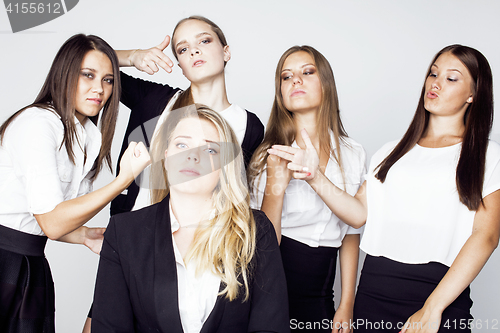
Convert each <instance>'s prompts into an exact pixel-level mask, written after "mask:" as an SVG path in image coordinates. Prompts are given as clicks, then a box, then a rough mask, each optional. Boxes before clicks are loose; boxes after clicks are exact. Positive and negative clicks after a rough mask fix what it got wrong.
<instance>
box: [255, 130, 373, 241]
mask: <svg viewBox="0 0 500 333" xmlns="http://www.w3.org/2000/svg"><path fill="white" fill-rule="evenodd" d="M346 141H347V144H348V146H346V145H345V144H343V143H342V142H341V143H340V147H341V154H342V164H343V165H344V174H345V182H344V180H343V179H342V173H341V171H340V167H339V166H338V164H337V163H336V162H335V159H334V158H333V156H330V159H329V160H328V164H327V166H326V169H325V175H326V177H327V178H328V179H329V180H330V181H331V182H332V183H333V184H335V185H336V186H337V187H339V188H341V189H344V188H345V190H346V192H347V193H349V194H350V195H352V196H354V195H355V194H356V192H357V191H358V188H359V187H360V186H361V184H363V181H364V177H365V174H366V153H365V150H364V149H363V147H362V146H361V145H360V144H359V143H357V142H356V141H354V140H352V139H350V138H347V140H346ZM331 145H332V147H335V141H334V140H333V137H332V140H331ZM292 147H297V148H298V145H297V143H296V142H293V144H292ZM335 149H337V148H335ZM266 177H267V174H266V171H265V170H264V171H263V172H262V174H261V176H260V179H259V178H257V179H256V181H255V183H254V189H255V190H254V193H252V196H251V206H252V208H255V209H260V207H261V206H262V200H263V198H264V191H265V186H266V179H267V178H266ZM257 184H258V187H257ZM332 195H335V194H334V193H332ZM361 231H362V228H360V229H354V228H351V227H350V226H348V225H347V224H345V223H344V222H342V221H341V220H340V219H339V218H338V217H337V216H336V215H335V214H334V213H333V212H332V211H331V210H330V208H328V206H327V205H326V204H325V203H324V202H323V200H322V199H321V198H320V196H319V195H318V194H317V193H316V192H315V191H314V190H313V189H312V187H311V186H310V185H309V184H308V183H307V182H305V181H304V180H299V179H292V180H291V181H290V183H289V184H288V187H287V188H286V191H285V198H284V200H283V210H282V214H281V233H282V235H284V236H286V237H289V238H292V239H294V240H296V241H299V242H301V243H303V244H306V245H308V246H310V247H318V246H329V247H340V246H341V245H342V240H343V239H344V236H345V235H346V234H359V233H361Z"/></svg>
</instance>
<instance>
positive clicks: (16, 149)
mask: <svg viewBox="0 0 500 333" xmlns="http://www.w3.org/2000/svg"><path fill="white" fill-rule="evenodd" d="M26 111H28V110H26ZM26 111H25V112H26ZM40 112H42V111H40ZM46 112H49V111H46ZM54 117H55V119H54V120H52V119H49V118H48V117H47V116H38V115H36V114H34V113H33V112H30V114H24V112H23V113H21V114H20V115H19V116H18V119H15V120H14V121H13V122H12V123H11V124H10V125H9V127H8V128H7V131H6V133H5V138H4V140H5V141H4V143H5V148H6V149H7V151H8V152H9V155H10V156H11V158H12V163H13V166H14V168H15V170H16V175H17V177H19V178H21V179H22V182H23V183H24V184H25V194H26V199H27V202H28V207H29V208H28V209H29V211H30V213H32V214H44V213H48V212H50V211H52V210H53V209H54V208H55V207H56V206H57V205H58V204H59V203H60V202H62V201H63V200H64V196H63V193H62V189H61V181H60V178H59V174H58V166H57V158H56V156H57V151H58V150H59V146H60V145H61V142H60V138H58V135H57V133H60V132H61V128H58V126H59V127H62V123H60V124H58V123H57V122H60V120H59V119H58V118H57V117H56V116H55V115H54ZM63 149H64V148H63Z"/></svg>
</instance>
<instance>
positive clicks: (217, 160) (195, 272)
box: [92, 105, 289, 332]
mask: <svg viewBox="0 0 500 333" xmlns="http://www.w3.org/2000/svg"><path fill="white" fill-rule="evenodd" d="M151 153H152V158H153V164H152V170H151V173H152V176H151V182H152V187H153V188H152V195H151V197H152V200H153V202H152V203H153V205H151V206H148V207H146V208H143V209H140V210H137V211H133V212H130V213H126V214H119V215H115V216H113V217H112V218H111V221H110V223H109V226H108V231H107V232H106V235H105V239H104V245H103V250H102V252H101V261H100V263H99V270H98V273H97V282H96V289H95V296H94V309H93V321H92V332H108V331H113V332H114V331H120V332H139V331H140V332H142V331H148V330H149V331H151V330H158V331H162V332H183V331H184V332H200V330H203V332H258V331H266V332H287V331H288V330H289V328H288V325H289V323H288V309H287V296H286V284H285V277H284V273H283V267H282V263H281V257H280V253H279V248H278V244H277V241H276V236H275V234H274V229H273V227H272V224H271V223H270V222H269V220H268V219H267V218H266V216H265V215H264V214H263V213H262V212H259V211H252V210H251V209H250V206H249V202H250V198H249V194H248V190H247V187H246V177H245V171H244V170H245V169H244V164H243V158H242V155H241V153H240V147H239V144H238V141H237V139H236V136H235V134H234V132H233V131H232V130H231V127H230V126H229V125H228V123H227V122H226V121H225V120H224V119H223V118H222V117H221V116H220V115H219V114H218V113H217V112H215V111H212V110H210V109H208V108H206V107H204V106H201V105H191V106H187V107H184V108H181V109H178V110H173V111H172V112H170V114H169V115H168V117H167V119H166V121H165V122H163V124H162V125H161V127H160V129H159V131H158V132H157V136H156V138H155V143H154V144H153V147H152V151H151ZM130 244H134V247H133V248H131V247H130Z"/></svg>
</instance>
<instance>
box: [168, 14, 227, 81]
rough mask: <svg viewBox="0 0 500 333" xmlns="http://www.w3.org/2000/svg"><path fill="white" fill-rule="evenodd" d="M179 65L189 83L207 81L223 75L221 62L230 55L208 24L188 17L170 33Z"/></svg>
mask: <svg viewBox="0 0 500 333" xmlns="http://www.w3.org/2000/svg"><path fill="white" fill-rule="evenodd" d="M173 43H174V46H175V48H174V49H175V52H176V55H177V59H178V61H179V67H180V68H181V69H182V73H183V74H184V76H185V77H186V78H187V79H188V80H189V81H191V82H192V83H204V82H210V81H211V80H213V79H214V78H215V77H217V76H219V75H224V64H225V62H227V61H229V59H230V58H231V53H230V51H229V46H227V45H226V46H222V44H221V42H220V40H219V37H218V36H217V34H216V33H215V32H213V30H212V27H211V26H210V25H209V24H207V23H205V22H203V21H199V20H188V21H185V22H184V23H182V24H181V25H179V26H178V27H177V30H176V31H175V35H174V36H173Z"/></svg>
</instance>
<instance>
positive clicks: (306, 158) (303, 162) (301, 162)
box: [268, 129, 319, 181]
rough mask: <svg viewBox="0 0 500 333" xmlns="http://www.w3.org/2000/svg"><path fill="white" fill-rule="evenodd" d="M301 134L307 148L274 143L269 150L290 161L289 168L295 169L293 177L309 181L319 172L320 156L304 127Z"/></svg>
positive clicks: (270, 152)
mask: <svg viewBox="0 0 500 333" xmlns="http://www.w3.org/2000/svg"><path fill="white" fill-rule="evenodd" d="M300 134H301V135H302V139H303V140H304V143H305V145H306V149H301V148H294V147H288V146H282V145H274V146H273V147H272V148H271V149H269V150H268V152H269V154H271V155H274V156H277V157H280V158H282V159H285V160H287V161H290V163H288V164H287V168H288V169H289V170H291V171H293V174H292V175H293V178H295V179H303V180H306V181H308V180H312V179H314V177H316V175H317V173H318V172H319V156H318V152H317V151H316V148H314V146H313V144H312V142H311V139H310V138H309V134H308V133H307V131H306V130H305V129H302V130H301V131H300Z"/></svg>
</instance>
